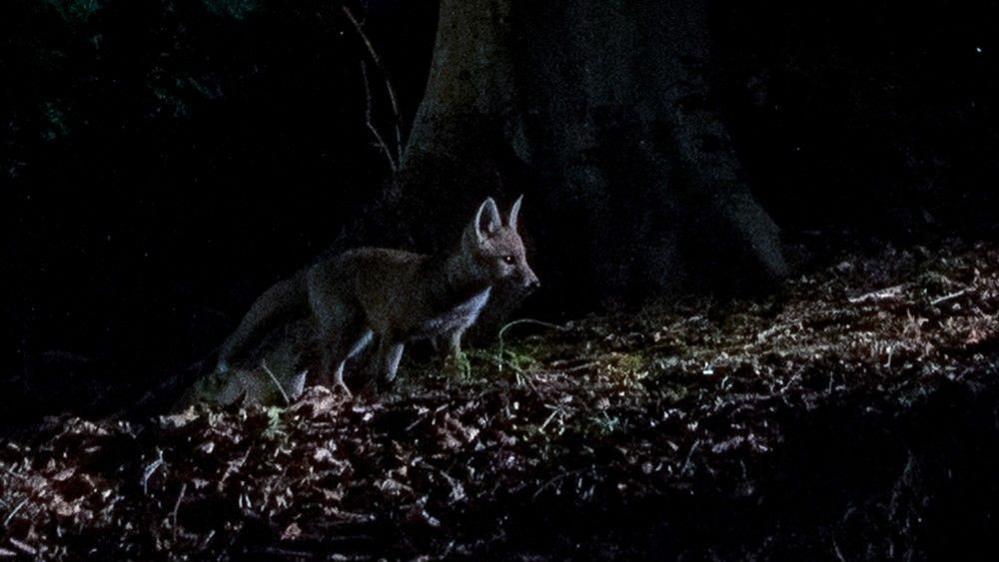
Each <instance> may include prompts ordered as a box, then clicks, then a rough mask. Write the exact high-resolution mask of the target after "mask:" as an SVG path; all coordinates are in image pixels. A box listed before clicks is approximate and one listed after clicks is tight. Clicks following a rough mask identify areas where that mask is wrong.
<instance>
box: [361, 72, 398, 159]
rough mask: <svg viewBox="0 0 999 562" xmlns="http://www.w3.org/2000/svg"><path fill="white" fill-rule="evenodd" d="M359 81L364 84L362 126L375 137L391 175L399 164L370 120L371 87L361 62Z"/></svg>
mask: <svg viewBox="0 0 999 562" xmlns="http://www.w3.org/2000/svg"><path fill="white" fill-rule="evenodd" d="M361 81H362V82H364V97H365V100H366V102H365V106H364V124H365V125H367V127H368V130H369V131H371V136H373V137H375V142H376V143H377V144H378V146H379V147H380V148H381V149H382V152H384V153H385V158H386V159H387V160H388V163H389V168H390V169H391V170H392V172H393V173H395V172H396V171H398V170H399V164H398V163H397V162H396V160H395V157H394V156H392V150H391V149H390V148H389V147H388V144H386V143H385V139H384V138H382V134H381V133H379V132H378V128H377V127H375V124H374V122H372V120H371V87H370V86H369V85H368V67H367V65H365V64H364V61H361Z"/></svg>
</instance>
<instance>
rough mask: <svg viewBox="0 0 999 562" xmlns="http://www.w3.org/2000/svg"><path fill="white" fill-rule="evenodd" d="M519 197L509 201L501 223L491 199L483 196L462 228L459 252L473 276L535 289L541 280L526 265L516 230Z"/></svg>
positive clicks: (521, 244) (525, 258)
mask: <svg viewBox="0 0 999 562" xmlns="http://www.w3.org/2000/svg"><path fill="white" fill-rule="evenodd" d="M523 199H524V197H523V196H520V197H519V198H518V199H517V202H516V203H514V204H513V207H512V208H511V209H510V214H509V216H508V217H507V219H506V222H505V223H504V222H503V220H502V218H501V217H500V213H499V209H498V208H497V207H496V202H495V201H493V198H492V197H490V198H488V199H486V200H485V202H483V203H482V205H480V206H479V210H478V212H476V213H475V218H474V219H472V223H471V224H469V225H468V227H467V228H466V229H465V235H464V236H463V237H462V244H461V245H462V252H463V253H464V254H465V255H466V256H467V257H468V258H470V259H469V261H470V262H471V264H472V267H473V268H474V270H475V273H476V274H477V276H481V277H482V278H484V279H487V280H489V281H490V283H501V282H502V283H513V284H516V285H519V286H521V287H523V288H525V289H536V288H537V287H539V286H540V285H541V281H539V280H538V276H537V275H535V274H534V271H532V270H531V266H529V265H527V255H526V253H525V251H524V241H523V240H521V238H520V234H519V233H518V232H517V215H518V214H519V213H520V202H521V201H523Z"/></svg>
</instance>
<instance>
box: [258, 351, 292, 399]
mask: <svg viewBox="0 0 999 562" xmlns="http://www.w3.org/2000/svg"><path fill="white" fill-rule="evenodd" d="M260 366H261V367H262V368H263V370H264V372H265V373H267V375H268V376H269V377H270V378H271V382H272V383H274V386H276V387H277V389H278V392H280V393H281V398H282V399H283V400H284V405H285V406H289V405H291V398H290V397H289V396H288V393H287V392H285V391H284V387H283V386H281V382H280V381H278V378H277V376H276V375H275V374H274V372H273V371H271V370H270V369H269V368H268V367H267V362H266V361H261V362H260Z"/></svg>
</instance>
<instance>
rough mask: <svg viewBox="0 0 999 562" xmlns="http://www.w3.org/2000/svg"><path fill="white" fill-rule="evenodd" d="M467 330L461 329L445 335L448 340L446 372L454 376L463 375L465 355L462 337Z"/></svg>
mask: <svg viewBox="0 0 999 562" xmlns="http://www.w3.org/2000/svg"><path fill="white" fill-rule="evenodd" d="M464 333H465V330H464V329H459V330H454V331H451V332H448V333H447V334H445V335H444V337H446V338H447V349H446V351H445V355H444V371H445V372H447V373H449V374H452V375H460V374H462V371H463V367H464V364H465V355H464V354H463V353H462V351H461V336H462V335H464Z"/></svg>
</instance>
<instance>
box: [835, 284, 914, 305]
mask: <svg viewBox="0 0 999 562" xmlns="http://www.w3.org/2000/svg"><path fill="white" fill-rule="evenodd" d="M906 286H907V285H906V284H902V285H895V286H894V287H888V288H885V289H878V290H877V291H871V292H870V293H866V294H863V295H860V296H859V297H853V298H851V299H848V300H849V302H850V304H861V303H865V302H867V301H875V302H877V301H883V300H892V299H897V298H899V297H900V296H902V290H903V289H905V288H906Z"/></svg>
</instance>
